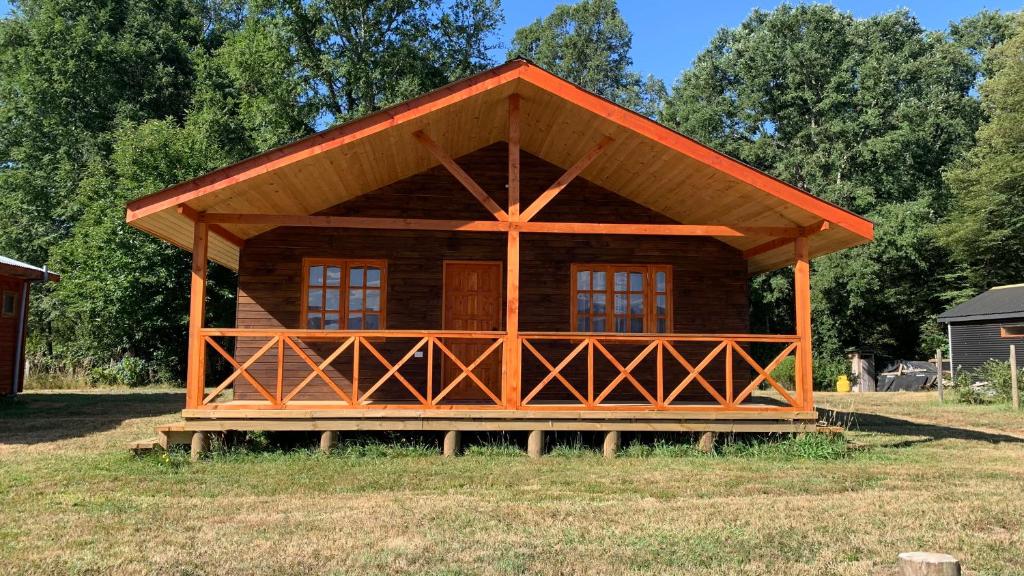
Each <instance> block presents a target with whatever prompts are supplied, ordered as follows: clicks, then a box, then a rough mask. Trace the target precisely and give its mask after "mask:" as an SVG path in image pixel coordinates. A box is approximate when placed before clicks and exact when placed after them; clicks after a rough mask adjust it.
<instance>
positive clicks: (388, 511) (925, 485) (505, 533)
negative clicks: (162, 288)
mask: <svg viewBox="0 0 1024 576" xmlns="http://www.w3.org/2000/svg"><path fill="white" fill-rule="evenodd" d="M0 402H2V403H0V573H12V574H171V575H184V574H226V575H236V574H238V575H241V574H282V575H285V574H353V575H356V574H358V575H363V574H435V575H441V574H447V575H455V574H495V575H505V574H687V575H701V574H751V575H753V574H779V575H782V574H785V575H801V574H814V575H823V574H836V575H840V574H841V575H872V576H876V575H880V574H882V575H884V574H893V566H894V564H895V557H896V554H897V553H899V552H901V551H908V550H917V549H928V550H937V551H943V552H949V553H951V554H954V555H956V556H958V557H959V558H961V559H962V561H963V563H964V566H965V568H966V573H967V574H1024V417H1022V416H1020V415H1019V414H1016V413H1013V412H1011V411H1010V410H1009V409H1007V408H1005V407H977V406H961V405H949V404H946V405H940V404H938V403H937V401H936V400H935V398H934V397H933V396H931V395H928V394H877V395H869V396H860V395H845V396H838V395H830V394H822V395H820V396H819V405H820V406H821V407H824V408H830V409H832V410H834V411H835V413H833V414H830V415H829V416H828V418H830V419H833V420H834V421H836V422H838V423H848V424H849V425H850V426H851V427H852V428H853V430H851V432H850V433H849V434H848V435H847V439H848V440H849V441H850V443H851V446H852V448H850V449H849V450H837V449H836V445H835V444H832V443H821V442H820V441H816V440H810V441H808V440H804V441H790V442H785V443H782V444H776V445H769V446H760V447H754V448H750V447H747V448H742V447H733V448H730V449H727V450H725V451H724V453H723V454H719V455H715V456H701V455H696V454H694V452H693V450H691V449H689V448H687V447H685V446H682V447H680V446H672V445H666V444H663V443H662V444H657V445H652V444H647V445H644V446H639V445H636V446H633V447H631V448H629V449H627V450H626V451H625V454H624V457H622V458H618V459H616V460H614V461H606V460H604V459H602V458H600V457H599V456H598V455H597V454H596V452H594V451H592V450H590V449H589V448H588V446H587V445H586V444H582V445H577V444H576V443H574V442H571V441H570V442H569V443H568V444H565V443H563V444H562V445H560V446H556V447H555V453H554V454H553V455H550V456H547V457H545V458H543V459H541V460H540V461H531V460H529V459H527V458H525V457H524V456H523V455H522V453H520V452H519V451H517V450H515V449H510V448H508V447H502V446H498V445H493V444H483V445H481V444H477V445H475V446H472V447H471V448H470V450H469V452H470V454H469V455H467V456H464V457H461V458H458V459H455V460H445V459H443V458H441V457H440V456H439V455H437V453H436V452H435V451H434V450H433V449H432V448H430V447H429V446H427V447H425V446H423V445H422V444H421V443H419V442H418V441H416V442H414V441H409V442H405V443H401V442H398V443H390V444H383V445H378V444H369V445H367V444H360V445H357V446H356V445H349V446H342V447H341V448H340V449H339V450H338V452H337V453H335V454H332V455H330V456H321V455H318V454H316V453H314V452H311V451H306V450H292V451H287V452H273V451H250V452H241V451H237V452H232V453H227V454H219V455H216V456H214V457H212V458H209V459H206V460H203V461H201V462H199V463H196V464H189V463H188V462H187V455H185V454H178V453H175V454H171V455H169V457H161V456H158V455H153V456H146V457H133V456H130V455H129V454H128V453H127V451H126V450H125V448H124V445H125V443H126V442H127V441H129V440H134V439H139V438H143V437H148V436H152V429H153V426H154V425H156V424H159V423H164V422H170V421H173V420H175V419H176V417H177V416H176V412H177V410H179V409H180V408H181V406H182V403H183V402H182V396H181V393H180V392H179V391H174V390H148V391H129V390H98V391H88V392H69V391H60V392H50V393H46V392H33V393H27V394H25V395H23V396H22V397H20V398H18V399H16V400H14V401H10V400H6V401H0ZM420 440H422V439H420ZM627 441H628V439H627Z"/></svg>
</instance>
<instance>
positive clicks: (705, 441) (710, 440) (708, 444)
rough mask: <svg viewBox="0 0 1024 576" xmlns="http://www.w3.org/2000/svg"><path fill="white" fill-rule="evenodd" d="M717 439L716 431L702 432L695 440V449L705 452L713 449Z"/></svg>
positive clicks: (707, 452) (708, 452) (710, 451)
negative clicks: (696, 440)
mask: <svg viewBox="0 0 1024 576" xmlns="http://www.w3.org/2000/svg"><path fill="white" fill-rule="evenodd" d="M717 439H718V432H702V433H701V435H700V440H699V441H698V442H697V449H699V450H700V451H701V452H704V453H706V454H710V453H712V452H714V451H715V440H717Z"/></svg>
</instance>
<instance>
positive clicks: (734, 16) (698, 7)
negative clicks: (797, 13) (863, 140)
mask: <svg viewBox="0 0 1024 576" xmlns="http://www.w3.org/2000/svg"><path fill="white" fill-rule="evenodd" d="M564 2H565V0H561V2H560V1H559V0H504V1H503V2H502V3H503V4H504V11H505V25H504V27H503V28H502V31H501V40H502V42H504V43H505V45H506V46H507V45H508V43H509V41H510V39H511V38H512V34H513V33H514V32H515V30H516V29H517V28H519V27H521V26H524V25H526V24H529V23H530V22H533V21H534V20H536V19H537V18H540V17H543V16H546V15H548V14H549V13H550V12H551V10H552V8H553V7H554V6H555V5H556V4H559V3H564ZM829 3H830V4H834V5H835V6H837V7H838V8H839V9H840V10H843V11H844V12H852V13H853V15H854V16H856V17H858V18H866V17H868V16H871V15H874V14H878V13H881V12H889V11H891V10H896V9H898V8H904V7H905V8H909V9H910V11H911V12H912V13H913V14H914V15H915V16H917V18H918V19H919V20H920V21H921V24H922V25H924V27H925V28H929V29H938V28H945V27H946V26H947V25H948V24H949V22H950V21H952V20H959V19H961V18H963V17H964V16H970V15H971V14H975V13H977V12H978V11H980V10H982V9H986V8H987V9H990V10H1003V11H1010V10H1019V9H1020V8H1021V7H1022V3H1024V0H1012V1H1011V0H845V1H835V2H829ZM778 4H780V2H779V1H776V0H771V1H766V2H765V1H763V2H755V1H752V0H745V1H743V0H715V1H713V2H708V1H707V0H699V1H698V0H619V9H620V10H621V11H622V14H623V16H624V17H625V18H626V22H627V23H628V24H629V27H630V29H631V30H632V31H633V52H632V55H633V63H634V66H635V68H636V69H637V70H638V71H639V72H641V73H643V74H654V75H655V76H658V77H659V78H662V79H663V80H665V81H666V82H669V83H671V82H672V81H673V80H675V78H676V77H677V76H678V75H679V73H680V72H681V71H682V70H684V69H685V68H688V67H689V65H690V63H691V62H692V61H693V59H694V57H695V56H696V55H697V54H698V53H699V52H700V51H701V50H702V49H703V48H704V47H705V46H707V43H708V41H709V40H711V37H712V36H714V34H715V32H716V31H717V30H718V29H719V28H722V27H734V26H736V25H738V24H739V23H740V22H742V21H743V19H744V18H746V16H747V15H748V14H749V13H750V11H751V10H753V9H754V8H757V7H760V8H763V9H771V8H774V7H775V6H777V5H778ZM9 10H10V6H9V4H8V2H7V1H6V0H0V14H6V13H7V12H8V11H9ZM494 57H495V59H496V60H499V61H501V60H504V58H505V49H501V50H495V52H494Z"/></svg>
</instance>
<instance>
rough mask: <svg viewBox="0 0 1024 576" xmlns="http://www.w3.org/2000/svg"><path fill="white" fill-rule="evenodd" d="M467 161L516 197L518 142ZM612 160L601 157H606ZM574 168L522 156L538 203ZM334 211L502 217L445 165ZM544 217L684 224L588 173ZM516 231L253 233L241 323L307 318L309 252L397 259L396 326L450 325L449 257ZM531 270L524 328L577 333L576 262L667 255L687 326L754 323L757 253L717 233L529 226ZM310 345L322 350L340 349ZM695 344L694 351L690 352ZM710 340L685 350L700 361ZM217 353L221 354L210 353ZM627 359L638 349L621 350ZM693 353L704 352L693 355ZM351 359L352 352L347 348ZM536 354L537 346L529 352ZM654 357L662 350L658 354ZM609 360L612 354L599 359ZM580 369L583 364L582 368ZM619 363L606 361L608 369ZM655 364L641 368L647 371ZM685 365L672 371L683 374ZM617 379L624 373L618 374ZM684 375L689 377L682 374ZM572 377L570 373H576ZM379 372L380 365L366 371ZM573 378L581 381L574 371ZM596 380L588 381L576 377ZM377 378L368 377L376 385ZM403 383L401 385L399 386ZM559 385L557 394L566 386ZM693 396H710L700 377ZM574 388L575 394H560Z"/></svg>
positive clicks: (242, 280)
mask: <svg viewBox="0 0 1024 576" xmlns="http://www.w3.org/2000/svg"><path fill="white" fill-rule="evenodd" d="M458 161H459V164H460V165H461V166H462V167H463V168H464V169H465V170H466V171H467V172H468V173H469V174H470V175H471V176H472V177H473V178H474V179H475V180H476V181H477V182H478V183H479V184H480V185H481V186H482V187H483V188H484V190H486V191H487V192H488V193H490V194H491V195H492V197H493V198H494V199H495V201H496V202H497V203H498V204H499V205H503V206H504V205H507V192H506V189H505V184H506V181H507V145H505V144H504V143H499V144H495V145H493V146H490V147H487V148H484V149H481V150H478V151H476V152H474V153H472V154H469V155H467V156H464V157H462V158H460V159H459V160H458ZM598 161H600V160H598ZM562 172H563V170H562V169H561V168H559V167H557V166H553V165H551V164H548V163H547V162H544V161H543V160H541V159H539V158H536V157H533V156H531V155H529V154H526V153H523V155H522V184H521V194H522V196H523V205H524V206H526V205H529V203H530V201H531V200H532V199H534V198H536V197H537V196H538V195H539V194H540V193H541V192H542V191H543V190H544V189H546V188H547V186H549V185H550V184H551V183H552V182H554V180H555V179H557V178H558V177H559V176H560V175H561V174H562ZM324 214H330V215H339V216H340V215H344V216H373V217H407V218H442V219H463V218H465V219H489V218H491V216H490V215H489V213H487V212H486V211H485V210H484V209H483V207H481V206H480V205H479V204H478V203H477V201H476V200H475V199H474V198H473V197H472V196H471V195H470V194H469V192H468V191H466V190H465V189H464V188H462V186H461V185H460V184H459V183H458V182H457V181H456V180H455V179H454V178H453V177H452V176H451V175H450V174H449V173H448V172H447V171H446V170H445V169H444V168H442V167H437V168H434V169H431V170H429V171H427V172H424V173H422V174H419V175H417V176H414V177H412V178H408V179H406V180H403V181H400V182H397V183H395V184H392V185H390V186H387V187H385V188H383V189H381V190H379V191H376V192H374V193H371V194H367V195H364V196H362V197H359V198H357V199H354V200H351V201H349V202H346V203H344V204H341V205H339V206H336V207H334V208H332V209H330V210H328V211H325V212H324ZM536 220H543V221H564V222H578V221H583V222H613V223H614V222H622V223H672V221H671V220H669V219H668V218H666V217H664V216H662V215H660V214H657V213H654V212H652V211H650V210H648V209H646V208H644V207H642V206H639V205H637V204H635V203H633V202H631V201H629V200H626V199H625V198H623V197H621V196H618V195H616V194H614V193H612V192H609V191H607V190H604V189H602V188H599V187H597V186H595V185H593V184H591V183H589V182H586V181H585V180H583V179H580V178H578V179H576V180H575V181H574V182H573V183H572V184H570V185H569V187H568V188H567V189H566V190H564V191H563V192H562V193H561V194H560V195H559V196H558V197H556V198H555V200H554V201H553V202H551V204H549V205H548V206H547V207H546V208H545V209H544V210H542V211H541V212H540V214H539V215H538V217H537V218H536ZM505 249H506V248H505V236H504V235H503V234H500V233H462V232H427V231H398V230H343V229H337V230H328V229H318V228H277V229H274V230H271V231H269V232H266V233H264V234H262V235H260V236H257V237H255V238H252V239H250V240H249V241H247V242H246V244H245V247H244V249H243V251H242V255H241V262H240V267H239V280H238V308H237V322H236V324H237V326H238V327H239V328H297V327H300V318H299V316H300V297H301V294H300V292H301V274H302V270H301V262H302V259H303V258H304V257H318V258H364V259H369V258H374V259H376V258H380V259H386V260H387V262H388V286H387V312H388V316H387V328H389V329H440V328H441V295H442V265H443V262H444V260H500V261H503V260H504V259H505ZM521 260H522V264H521V266H522V273H521V278H520V286H521V288H520V290H521V306H520V330H521V331H569V330H570V329H571V327H570V303H571V300H570V294H569V291H570V288H569V282H570V271H569V267H570V265H571V264H572V263H573V262H605V263H628V264H633V263H637V264H640V263H652V264H654V263H656V264H671V265H672V267H673V287H674V292H673V310H674V318H673V322H674V326H673V331H675V332H712V333H716V332H717V333H743V332H747V331H748V328H749V326H748V307H749V305H748V295H747V267H746V262H745V261H744V260H743V258H742V256H741V255H740V253H739V252H738V251H736V250H735V249H733V248H731V247H729V246H728V245H726V244H724V243H722V242H718V241H717V240H714V239H711V238H700V237H653V236H640V237H629V236H614V235H607V236H594V235H562V234H524V235H523V241H522V250H521ZM264 342H265V340H263V341H257V340H252V341H244V340H243V341H240V342H239V343H238V350H237V351H238V356H239V357H240V358H242V359H244V358H247V357H248V356H249V355H251V354H252V352H254V351H255V350H256V349H258V348H259V346H260V345H262V344H263V343H264ZM379 347H380V349H381V351H382V352H383V353H384V354H385V355H386V356H388V357H389V358H390V359H392V361H394V360H396V359H397V358H398V357H400V356H401V354H402V352H404V351H405V350H407V349H408V342H407V341H406V342H397V341H391V340H390V339H389V341H388V342H382V343H380V344H379ZM314 348H315V349H310V348H308V347H307V349H308V350H309V351H310V352H312V353H313V354H314V358H319V355H320V354H327V353H329V352H330V349H331V348H330V347H329V346H322V345H315V346H314ZM684 348H685V349H686V350H687V351H688V352H687V351H684ZM705 349H707V347H703V346H696V347H693V346H691V347H681V348H680V351H681V352H683V353H684V354H686V355H687V356H688V358H689V359H690V361H691V362H692V363H693V364H696V363H697V362H699V361H700V359H701V357H696V356H698V355H700V353H701V352H702V351H704V350H705ZM542 351H550V352H551V355H550V356H549V360H550V361H552V362H553V363H557V360H558V359H559V358H560V356H559V355H558V353H557V352H556V351H555V350H554V349H553V348H552V347H550V346H549V347H548V349H547V350H542ZM210 352H211V354H215V353H214V352H212V350H211V351H210ZM616 353H617V355H619V357H620V361H621V362H622V363H623V364H626V363H627V362H628V361H629V360H630V359H631V358H632V356H631V355H630V351H629V350H625V349H622V350H618V351H616ZM273 355H274V354H273V353H270V354H268V356H267V359H266V360H265V361H260V362H257V364H256V365H254V368H253V370H252V373H253V374H254V375H255V376H256V378H257V379H259V380H260V381H261V382H263V383H264V384H265V385H266V386H267V387H268V388H272V386H273V383H274V382H275V374H274V363H273V361H272V359H273ZM690 355H693V356H694V357H690ZM345 357H347V354H346V355H345ZM527 358H529V353H527ZM652 358H653V355H652ZM286 359H287V361H288V363H287V366H288V370H286V378H285V382H286V385H285V388H286V391H287V389H289V388H290V387H292V386H294V385H295V383H296V382H297V381H299V380H301V378H302V377H304V376H305V374H307V373H308V372H309V370H308V369H307V368H306V366H305V364H304V363H303V362H302V360H301V359H299V358H298V357H297V356H295V355H293V354H291V353H289V354H287V355H286ZM424 364H425V363H424V360H423V359H419V358H418V359H414V360H413V361H411V362H410V364H409V365H408V367H407V368H404V369H403V370H402V374H403V375H406V376H407V377H409V378H410V379H412V377H414V376H417V375H421V374H422V371H423V369H424ZM599 364H600V362H599ZM335 367H336V368H337V371H333V372H332V377H336V381H337V382H339V383H341V382H342V381H344V382H347V375H348V374H350V368H349V366H348V363H347V362H341V361H339V362H338V363H337V364H336V366H335ZM570 367H572V366H570ZM607 369H609V367H608V366H604V367H603V368H602V370H607ZM649 369H650V367H649V366H647V367H643V366H642V367H641V370H638V374H641V373H642V372H643V371H644V370H649ZM539 370H540V368H539V365H537V364H536V363H531V362H530V361H529V360H528V361H527V362H526V363H525V364H524V376H523V379H524V387H527V386H528V384H529V383H530V382H536V381H537V380H539V379H540V378H541V377H543V374H544V373H546V372H544V373H540V372H539ZM723 373H724V367H722V366H712V367H710V368H709V369H708V370H707V372H706V375H707V376H709V377H710V378H711V379H712V380H713V381H715V382H717V383H718V384H719V385H720V384H721V379H722V374H723ZM682 374H683V372H682V371H681V368H680V369H679V370H674V369H673V371H671V372H670V374H669V375H667V376H666V380H667V381H671V378H675V379H676V381H678V379H680V378H681V377H682ZM611 375H612V376H614V373H612V374H611ZM677 375H678V378H676V376H677ZM567 376H568V373H567ZM363 378H364V379H367V380H369V379H370V378H371V376H370V374H369V373H368V374H367V375H365V376H363ZM570 380H572V378H570ZM576 382H579V383H580V384H581V385H585V378H579V377H577V378H576ZM368 383H369V382H365V381H364V382H361V383H360V386H361V388H362V389H365V387H366V386H367V384H368ZM392 384H393V385H392ZM385 388H386V389H382V390H381V393H380V394H381V396H380V397H381V398H382V399H383V398H386V397H388V396H391V395H395V397H396V398H397V397H409V395H408V394H407V393H403V392H402V388H401V386H400V385H398V384H397V383H394V382H392V383H389V384H388V385H386V386H385ZM619 388H620V389H621V390H622V391H623V392H622V395H623V396H622V398H621V399H623V400H626V399H629V397H631V396H630V394H629V392H628V389H629V388H630V386H629V385H628V383H624V384H622V385H620V386H619ZM558 389H559V386H558V385H557V383H555V384H553V385H549V386H548V387H547V388H546V389H545V390H546V393H547V392H550V393H557V392H558ZM690 390H691V391H692V392H693V393H694V394H693V395H691V396H690V398H692V399H704V398H705V397H706V395H705V394H704V393H702V392H701V391H699V390H698V387H697V386H696V385H694V386H692V387H691V389H690ZM558 395H560V396H564V397H568V393H567V392H564V391H563V392H561V393H558V394H556V396H558ZM258 397H259V396H258V395H257V394H256V392H255V391H253V390H252V389H251V388H250V387H249V386H248V385H244V384H243V385H239V386H237V389H236V398H258ZM297 399H309V400H313V399H336V397H335V396H334V395H333V393H332V392H331V391H330V390H329V389H328V388H327V387H326V386H325V385H323V384H320V383H319V381H317V382H314V383H311V384H310V386H309V387H308V388H307V389H305V390H303V392H302V393H301V394H300V395H299V396H298V397H297Z"/></svg>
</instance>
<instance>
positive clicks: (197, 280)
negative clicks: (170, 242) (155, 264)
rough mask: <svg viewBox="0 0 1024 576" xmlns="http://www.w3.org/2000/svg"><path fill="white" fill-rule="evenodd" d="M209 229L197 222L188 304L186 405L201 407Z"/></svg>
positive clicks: (204, 224)
mask: <svg viewBox="0 0 1024 576" xmlns="http://www.w3.org/2000/svg"><path fill="white" fill-rule="evenodd" d="M208 246H209V230H208V228H207V225H206V223H204V222H197V223H196V224H195V232H194V233H193V239H192V279H191V295H190V300H189V308H188V366H187V369H186V373H187V379H186V393H185V407H186V408H199V406H200V404H201V403H202V400H203V392H204V384H205V380H206V374H205V372H206V370H205V368H206V354H205V352H206V344H205V341H204V339H203V335H202V333H201V332H202V329H203V319H204V318H205V316H206V270H207V261H206V254H207V248H208Z"/></svg>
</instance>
